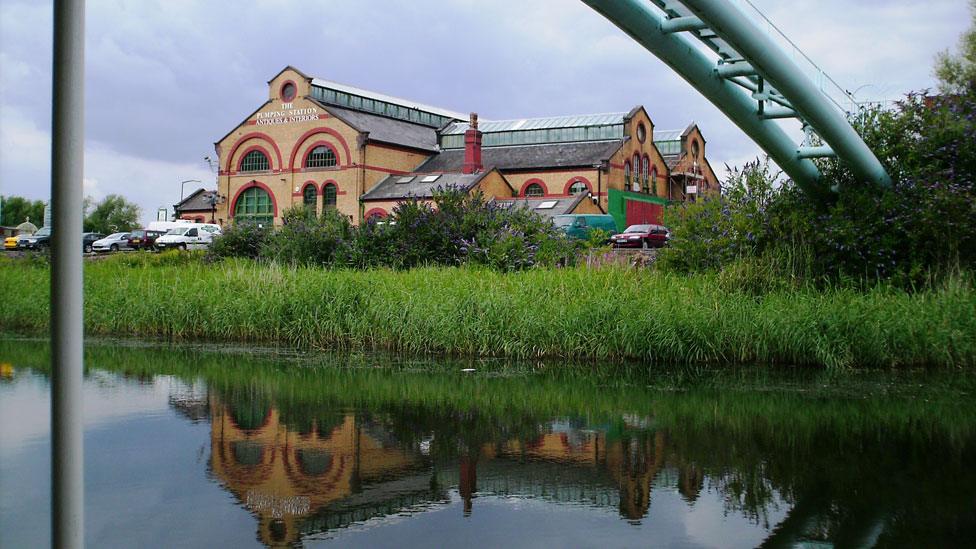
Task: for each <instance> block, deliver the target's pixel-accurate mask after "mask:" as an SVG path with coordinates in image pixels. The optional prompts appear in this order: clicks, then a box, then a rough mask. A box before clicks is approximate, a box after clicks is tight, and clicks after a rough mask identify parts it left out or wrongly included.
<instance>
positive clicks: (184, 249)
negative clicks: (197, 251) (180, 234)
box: [180, 244, 186, 252]
mask: <svg viewBox="0 0 976 549" xmlns="http://www.w3.org/2000/svg"><path fill="white" fill-rule="evenodd" d="M180 249H181V250H183V251H184V252H185V251H186V244H180Z"/></svg>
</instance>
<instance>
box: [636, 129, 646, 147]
mask: <svg viewBox="0 0 976 549" xmlns="http://www.w3.org/2000/svg"><path fill="white" fill-rule="evenodd" d="M645 139H647V129H646V128H645V127H644V124H638V125H637V140H638V141H640V142H641V143H643V142H644V140H645Z"/></svg>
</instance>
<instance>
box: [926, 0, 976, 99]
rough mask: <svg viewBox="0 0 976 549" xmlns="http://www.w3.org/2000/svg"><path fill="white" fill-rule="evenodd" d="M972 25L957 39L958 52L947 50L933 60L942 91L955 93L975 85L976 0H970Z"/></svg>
mask: <svg viewBox="0 0 976 549" xmlns="http://www.w3.org/2000/svg"><path fill="white" fill-rule="evenodd" d="M970 11H971V12H972V18H973V20H972V25H971V26H970V28H969V30H968V31H966V32H965V33H963V35H962V38H960V40H959V53H958V54H957V55H952V54H951V53H949V51H948V50H946V51H943V52H941V53H939V55H938V57H936V60H935V76H936V78H938V79H939V89H940V90H941V91H942V93H945V94H950V95H955V94H959V93H963V92H964V91H965V90H967V89H972V88H973V87H976V0H970Z"/></svg>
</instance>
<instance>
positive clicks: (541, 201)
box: [495, 194, 589, 218]
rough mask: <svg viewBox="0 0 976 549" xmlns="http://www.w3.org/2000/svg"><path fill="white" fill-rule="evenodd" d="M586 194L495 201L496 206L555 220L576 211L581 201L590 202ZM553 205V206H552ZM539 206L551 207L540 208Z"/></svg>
mask: <svg viewBox="0 0 976 549" xmlns="http://www.w3.org/2000/svg"><path fill="white" fill-rule="evenodd" d="M588 199H589V197H588V196H587V195H586V194H578V195H576V196H569V197H565V198H546V197H533V198H513V199H507V200H497V199H496V200H495V204H496V205H498V206H499V207H501V208H507V209H522V210H532V211H534V212H535V213H537V214H539V215H542V216H543V217H547V218H553V217H555V216H557V215H565V214H568V213H570V212H572V211H573V210H575V209H576V206H577V205H578V204H579V203H580V201H581V200H588ZM550 203H552V204H550ZM539 206H551V207H546V208H539Z"/></svg>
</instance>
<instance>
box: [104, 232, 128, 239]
mask: <svg viewBox="0 0 976 549" xmlns="http://www.w3.org/2000/svg"><path fill="white" fill-rule="evenodd" d="M128 236H129V233H113V234H110V235H108V236H107V237H106V238H111V239H112V240H121V239H123V238H126V237H128Z"/></svg>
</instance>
